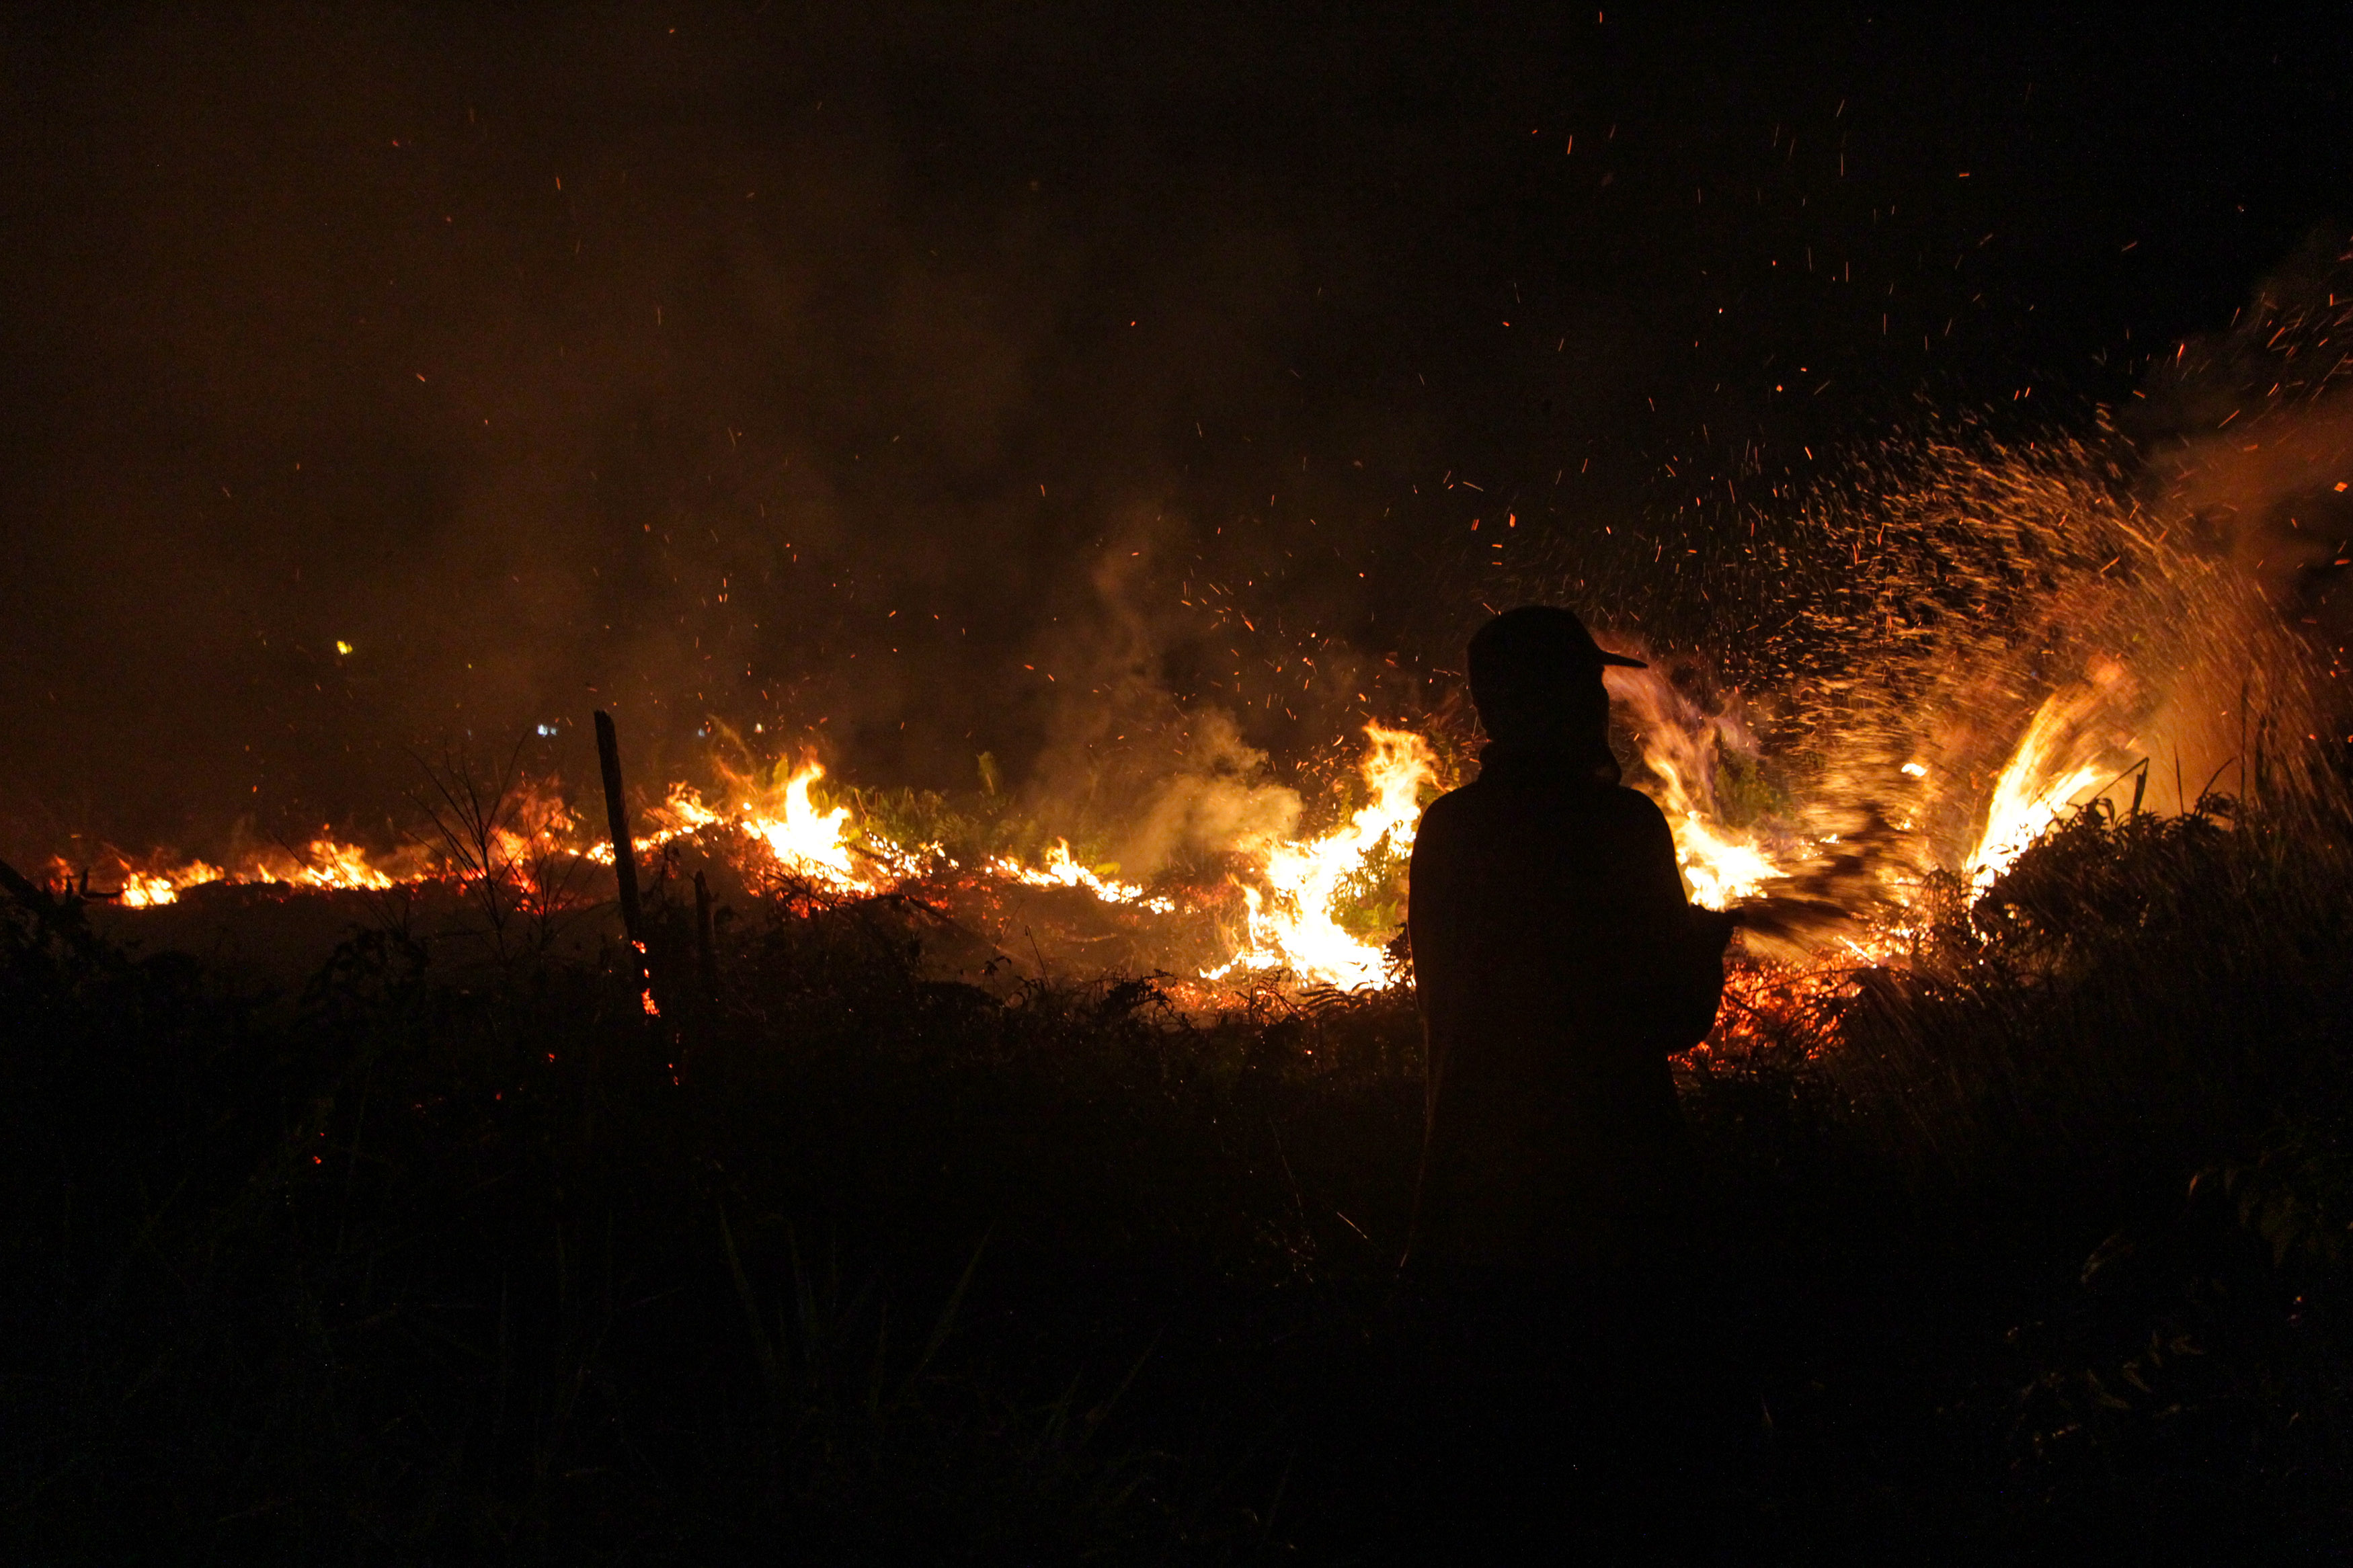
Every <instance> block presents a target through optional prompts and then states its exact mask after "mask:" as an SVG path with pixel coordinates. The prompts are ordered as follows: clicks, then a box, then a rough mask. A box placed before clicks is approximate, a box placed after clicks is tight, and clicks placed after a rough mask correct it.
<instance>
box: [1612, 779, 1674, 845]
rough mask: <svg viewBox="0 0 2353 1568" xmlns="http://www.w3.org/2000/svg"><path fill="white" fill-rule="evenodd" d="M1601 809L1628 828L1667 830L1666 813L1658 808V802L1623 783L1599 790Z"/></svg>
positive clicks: (1659, 831) (1651, 830)
mask: <svg viewBox="0 0 2353 1568" xmlns="http://www.w3.org/2000/svg"><path fill="white" fill-rule="evenodd" d="M1601 809H1602V811H1603V812H1605V813H1606V814H1607V815H1608V816H1609V817H1610V819H1611V820H1613V821H1615V822H1620V823H1622V824H1624V825H1625V826H1627V827H1629V828H1639V829H1641V830H1644V831H1650V832H1658V833H1666V832H1668V831H1669V829H1668V827H1667V814H1666V813H1665V812H1663V811H1662V810H1660V809H1659V803H1658V802H1657V801H1655V800H1652V799H1651V797H1650V796H1649V795H1644V794H1643V793H1642V792H1641V790H1638V789H1629V788H1628V787H1626V786H1625V785H1624V784H1612V785H1610V786H1609V788H1608V789H1606V790H1603V791H1602V792H1601Z"/></svg>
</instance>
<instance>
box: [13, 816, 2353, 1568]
mask: <svg viewBox="0 0 2353 1568" xmlns="http://www.w3.org/2000/svg"><path fill="white" fill-rule="evenodd" d="M2185 823H2186V825H2179V826H2167V825H2156V824H2143V823H2137V822H2126V823H2123V824H2114V823H2108V822H2105V821H2104V820H2098V819H2095V820H2092V821H2090V822H2089V823H2088V824H2087V825H2085V826H2082V827H2080V828H2079V829H2077V830H2075V831H2073V832H2072V833H2070V834H2065V835H2061V836H2059V837H2058V838H2056V839H2054V840H2052V841H2050V842H2047V843H2046V845H2045V846H2044V847H2042V848H2039V849H2038V850H2036V851H2035V852H2033V853H2032V854H2031V855H2030V856H2029V857H2028V858H2026V859H2025V860H2022V861H2021V863H2020V867H2019V868H2018V869H2017V870H2016V871H2014V872H2013V873H2012V874H2011V876H2010V878H2009V879H2006V880H2005V882H2004V883H2003V884H2002V885H2001V886H2000V887H1998V888H1997V889H1995V893H1994V895H1993V897H1992V898H1991V900H1989V902H1988V903H1986V904H1984V905H1981V906H1980V907H1979V909H1978V911H1977V913H1976V916H1975V917H1974V918H1973V919H1971V920H1968V921H1964V922H1963V923H1962V924H1961V925H1960V926H1958V927H1957V928H1956V929H1955V930H1952V931H1947V932H1946V933H1944V935H1943V937H1942V938H1941V939H1940V943H1941V945H1938V946H1936V947H1935V948H1934V949H1933V950H1931V951H1928V952H1924V954H1923V957H1922V960H1921V962H1920V963H1919V964H1918V965H1917V966H1916V967H1915V970H1914V971H1913V972H1912V973H1910V974H1908V975H1905V976H1897V975H1892V974H1882V975H1876V976H1866V977H1863V979H1862V982H1861V984H1858V985H1857V986H1855V987H1853V988H1852V989H1850V990H1848V991H1847V992H1845V993H1843V994H1838V995H1835V996H1832V997H1831V998H1830V999H1829V1000H1828V1001H1827V1002H1825V1003H1824V1004H1823V1010H1822V1011H1820V1012H1819V1013H1817V1014H1816V1015H1814V1016H1809V1017H1805V1018H1796V1017H1792V1018H1791V1019H1788V1020H1786V1021H1785V1023H1786V1026H1785V1027H1780V1028H1778V1029H1765V1030H1761V1031H1758V1032H1757V1033H1756V1034H1755V1036H1754V1037H1752V1038H1751V1039H1750V1040H1749V1041H1748V1048H1747V1049H1746V1052H1745V1053H1742V1054H1738V1055H1735V1054H1733V1053H1728V1052H1727V1053H1724V1054H1721V1055H1719V1056H1718V1057H1716V1058H1713V1059H1711V1060H1705V1061H1702V1062H1699V1063H1695V1064H1694V1066H1693V1067H1692V1068H1691V1069H1690V1070H1689V1071H1687V1072H1686V1074H1685V1075H1684V1079H1683V1089H1684V1094H1685V1104H1686V1109H1687V1110H1688V1111H1689V1112H1690V1114H1691V1117H1692V1120H1693V1122H1694V1129H1695V1131H1696V1132H1697V1134H1698V1137H1699V1141H1700V1144H1701V1147H1702V1149H1703V1151H1704V1161H1705V1165H1706V1172H1707V1192H1706V1198H1705V1203H1704V1220H1703V1223H1702V1224H1701V1225H1700V1226H1699V1229H1698V1233H1697V1235H1696V1237H1695V1238H1694V1242H1693V1245H1692V1247H1691V1249H1690V1251H1689V1254H1688V1258H1687V1262H1686V1264H1685V1268H1684V1272H1683V1274H1682V1275H1681V1276H1680V1278H1679V1279H1677V1281H1676V1283H1674V1284H1673V1285H1672V1286H1671V1287H1662V1288H1661V1289H1658V1290H1657V1291H1655V1292H1654V1293H1653V1294H1652V1295H1651V1296H1650V1297H1649V1298H1647V1299H1644V1300H1639V1301H1633V1302H1621V1303H1619V1304H1618V1305H1617V1306H1615V1307H1609V1306H1606V1305H1597V1304H1595V1303H1591V1302H1579V1301H1577V1300H1570V1299H1567V1297H1564V1296H1559V1295H1552V1294H1538V1295H1535V1296H1524V1297H1522V1298H1520V1299H1517V1300H1475V1301H1474V1300H1429V1299H1426V1298H1423V1297H1420V1296H1418V1295H1416V1294H1415V1293H1413V1292H1409V1291H1404V1290H1400V1289H1398V1286H1397V1284H1396V1282H1395V1279H1394V1278H1393V1270H1392V1268H1391V1267H1390V1265H1391V1263H1392V1261H1393V1259H1394V1257H1395V1254H1396V1250H1397V1247H1398V1242H1399V1239H1400V1238H1401V1237H1402V1234H1403V1229H1404V1226H1405V1222H1406V1215H1407V1206H1408V1204H1409V1197H1410V1183H1411V1172H1412V1162H1413V1156H1414V1150H1415V1142H1416V1138H1417V1132H1418V1123H1419V1095H1420V1086H1419V1057H1418V1048H1419V1047H1418V1042H1417V1037H1416V1031H1415V1028H1414V1024H1413V1019H1412V1015H1411V1011H1410V1006H1409V1000H1408V999H1407V998H1406V997H1405V996H1403V995H1401V994H1376V995H1371V996H1366V997H1360V998H1355V999H1341V998H1324V999H1323V1000H1321V1001H1319V1002H1316V1003H1314V1004H1313V1005H1309V1004H1295V1003H1282V1002H1278V1001H1275V1000H1272V999H1270V1000H1268V1001H1267V1002H1265V1003H1264V1004H1263V1005H1261V1006H1259V1007H1257V1008H1255V1009H1250V1010H1244V1011H1240V1012H1236V1013H1231V1014H1228V1015H1224V1016H1217V1017H1209V1018H1204V1017H1199V1016H1187V1015H1186V1014H1185V1013H1183V1012H1181V1011H1180V1010H1179V1009H1177V1008H1176V1007H1175V1006H1173V1005H1171V1004H1170V1003H1169V1002H1168V1000H1167V998H1166V996H1165V995H1164V994H1162V993H1161V992H1160V991H1158V990H1157V989H1156V988H1155V986H1154V985H1153V984H1150V983H1149V982H1147V981H1124V982H1123V981H1098V982H1092V983H1088V984H1074V983H1061V982H1057V981H1053V980H1050V979H1039V978H1030V979H1027V980H1021V981H1018V982H1008V983H1007V984H1001V985H998V986H997V987H996V988H995V989H985V988H982V987H979V986H975V985H970V984H962V983H958V982H954V981H944V980H941V979H939V978H938V977H937V975H936V973H935V971H934V970H933V969H932V968H931V967H930V966H929V964H928V963H927V961H926V959H925V956H924V954H923V940H924V936H925V932H926V931H927V929H929V928H928V927H926V925H925V924H924V922H923V921H921V920H919V919H915V918H913V917H912V916H911V915H910V914H909V912H908V911H907V910H906V909H905V908H904V907H903V906H900V905H894V904H892V903H891V902H889V901H875V902H868V903H855V904H844V905H835V906H829V907H825V908H819V909H816V910H804V911H801V912H793V911H790V910H783V909H780V908H776V907H773V906H764V905H757V904H752V903H748V902H747V903H745V904H743V905H741V906H740V907H738V908H737V909H736V910H735V915H734V918H733V919H732V920H729V921H724V922H723V923H722V925H721V927H720V941H719V951H718V952H717V954H716V959H717V963H716V969H717V973H716V977H715V986H714V988H713V990H712V993H711V994H708V995H705V994H702V993H701V991H700V989H699V985H700V983H699V981H698V980H697V979H696V977H695V974H694V972H693V971H692V970H691V967H690V966H687V965H684V964H683V963H681V964H680V965H679V966H677V967H675V968H669V967H666V968H665V971H664V973H663V976H662V979H663V983H664V984H665V987H666V989H665V992H664V994H666V995H667V996H669V997H670V1007H669V1009H668V1013H667V1016H666V1017H665V1019H664V1020H663V1021H661V1022H659V1023H656V1022H650V1021H649V1020H648V1019H647V1018H646V1017H645V1016H644V1014H643V1012H642V1010H641V1009H640V1008H639V1007H638V1005H637V1003H636V997H635V994H634V992H633V989H632V986H631V984H630V982H629V980H628V976H627V975H626V974H625V973H623V972H622V971H621V969H620V968H619V966H617V964H615V963H613V962H612V956H613V955H612V952H611V949H610V944H609V943H606V944H604V946H603V947H602V949H601V950H600V948H599V944H598V942H596V941H595V940H593V938H592V936H590V935H583V936H581V937H580V938H579V940H578V945H576V946H575V947H574V948H572V949H569V950H565V949H562V948H558V949H556V950H553V951H546V950H533V949H531V948H529V947H528V946H525V947H523V948H521V949H518V950H516V951H512V952H508V953H506V954H504V955H503V956H501V955H499V954H498V953H497V952H495V949H494V944H493V946H492V947H490V948H486V947H485V946H484V945H483V944H482V943H481V942H480V941H479V940H476V941H473V942H470V943H469V942H464V941H460V940H458V939H457V938H456V937H454V936H452V935H450V934H449V933H448V932H443V933H441V934H440V935H438V936H436V937H434V938H431V939H427V938H424V937H420V936H418V935H417V934H416V933H415V932H414V931H409V932H406V933H404V932H403V931H399V930H397V929H385V927H383V926H381V925H377V926H368V927H360V928H358V929H350V926H349V922H346V929H347V934H345V935H344V936H343V938H342V940H341V941H340V942H339V943H338V944H337V945H335V946H334V947H333V949H332V954H331V956H330V957H328V958H327V959H326V960H325V961H324V962H323V963H320V964H318V965H317V966H316V967H315V968H314V969H313V970H312V972H311V973H310V974H309V975H307V976H306V977H305V978H304V979H303V980H302V981H301V983H300V984H278V983H274V982H269V981H267V980H266V979H264V978H261V977H259V975H258V974H257V973H256V972H255V971H253V970H251V969H249V968H248V969H244V970H238V969H236V968H235V967H234V966H223V965H220V964H216V963H209V962H207V961H206V960H205V959H202V958H198V957H194V956H190V955H187V954H185V953H182V954H174V953H171V952H160V951H150V952H146V953H145V954H144V955H143V956H142V955H139V954H134V953H132V952H129V951H127V950H126V949H124V948H123V947H122V946H121V945H120V944H118V943H117V942H113V941H111V940H110V939H108V938H106V937H104V936H101V935H98V934H95V933H93V932H92V931H90V927H89V925H88V923H87V921H85V919H84V911H82V910H80V909H79V908H78V907H77V906H75V905H73V904H72V903H70V902H69V901H42V900H32V901H26V900H21V899H20V900H16V901H14V902H12V903H11V904H10V905H9V906H8V908H7V909H6V910H5V911H4V912H0V1072H5V1083H0V1105H5V1114H6V1116H7V1118H8V1126H7V1130H6V1134H5V1144H0V1147H5V1151H6V1159H5V1181H6V1183H7V1187H8V1191H7V1201H6V1203H5V1214H6V1215H7V1218H6V1226H7V1247H8V1252H9V1259H10V1261H9V1266H8V1268H6V1269H5V1283H0V1308H5V1312H6V1314H7V1321H6V1331H5V1336H0V1342H5V1347H6V1348H5V1362H0V1366H5V1383H0V1388H5V1398H6V1400H7V1410H6V1415H5V1420H0V1539H5V1542H6V1550H7V1552H8V1555H9V1556H10V1557H11V1559H12V1560H15V1561H24V1562H36V1561H39V1562H72V1561H109V1562H120V1561H131V1560H139V1561H153V1560H166V1561H179V1560H187V1561H236V1562H267V1561H288V1562H305V1563H308V1562H317V1561H322V1560H329V1559H333V1560H346V1561H366V1562H374V1561H384V1562H404V1563H406V1562H440V1561H449V1562H469V1563H470V1562H482V1561H498V1562H510V1561H512V1562H533V1563H542V1562H544V1563H556V1562H564V1563H570V1562H582V1563H606V1562H612V1563H621V1562H695V1563H709V1562H730V1561H737V1560H754V1559H757V1560H762V1561H776V1560H783V1561H807V1562H823V1563H849V1562H892V1563H898V1562H926V1561H941V1562H997V1561H1004V1562H1021V1563H1039V1562H1058V1561H1111V1562H1193V1561H1210V1562H1261V1561H1285V1560H1289V1561H1307V1562H1319V1563H1323V1562H1330V1563H1388V1562H1422V1561H1430V1560H1432V1559H1433V1558H1446V1557H1464V1556H1481V1557H1485V1558H1488V1559H1492V1560H1501V1561H1509V1560H1514V1559H1516V1558H1519V1557H1522V1556H1533V1555H1535V1554H1536V1553H1537V1552H1541V1553H1542V1554H1543V1555H1544V1556H1546V1558H1549V1559H1558V1558H1561V1557H1564V1556H1567V1557H1593V1558H1596V1559H1598V1560H1607V1561H1667V1562H1742V1563H1747V1562H1760V1561H1807V1562H1824V1561H1827V1562H1873V1563H1877V1562H1887V1561H1912V1562H1953V1563H1977V1562H1987V1561H1993V1560H2002V1561H2021V1560H2023V1561H2070V1562H2076V1561H2084V1560H2133V1561H2139V1562H2148V1561H2158V1562H2171V1561H2181V1562H2189V1561H2197V1562H2215V1561H2248V1560H2257V1559H2260V1560H2263V1561H2267V1562H2297V1561H2322V1560H2336V1559H2337V1558H2339V1557H2341V1555H2342V1553H2343V1552H2344V1551H2345V1550H2346V1549H2347V1547H2348V1545H2353V1521H2348V1517H2347V1511H2346V1504H2345V1499H2346V1498H2347V1497H2348V1495H2353V1493H2348V1490H2347V1485H2346V1483H2347V1481H2348V1479H2353V1476H2348V1447H2347V1439H2346V1426H2345V1423H2346V1420H2347V1418H2348V1414H2353V1412H2349V1411H2348V1400H2347V1384H2346V1377H2345V1373H2346V1369H2347V1366H2348V1354H2353V1326H2348V1321H2347V1316H2346V1312H2347V1302H2348V1294H2347V1292H2348V1286H2353V1274H2348V1268H2349V1267H2353V1257H2348V1221H2353V1155H2348V1143H2347V1141H2346V1130H2347V1128H2348V1105H2353V1098H2348V1094H2347V1092H2346V1089H2347V1082H2346V1069H2345V1064H2344V1062H2343V1059H2342V1056H2341V1048H2342V1041H2343V1040H2344V1039H2345V1038H2346V1037H2348V1032H2347V1030H2346V1027H2345V1025H2346V1023H2347V1020H2348V1016H2353V981H2349V980H2348V973H2353V970H2348V966H2347V964H2346V963H2345V962H2344V959H2345V956H2346V939H2347V936H2348V931H2347V925H2346V917H2345V914H2344V912H2343V910H2342V909H2341V907H2340V906H2341V896H2340V894H2339V892H2338V890H2337V889H2341V887H2342V885H2343V883H2342V881H2341V879H2340V877H2339V875H2338V871H2339V866H2338V855H2337V850H2336V849H2335V848H2334V847H2332V845H2331V844H2330V843H2328V842H2321V841H2315V840H2311V839H2309V838H2306V839H2299V840H2296V841H2294V842H2288V841H2286V840H2284V839H2283V838H2282V837H2281V836H2280V835H2279V834H2277V833H2274V832H2271V831H2269V830H2267V829H2265V828H2264V827H2263V826H2262V825H2260V824H2253V825H2238V826H2232V825H2230V824H2228V823H2226V822H2221V821H2219V820H2215V819H2209V818H2205V817H2193V818H2190V819H2185ZM326 907H327V908H330V909H332V905H329V906H326ZM270 918H284V919H287V920H294V919H297V918H298V916H297V915H295V914H292V913H286V914H283V915H282V916H272V917H270ZM299 918H305V919H307V918H310V916H309V915H307V914H305V915H302V916H301V917H299ZM666 918H667V919H669V920H670V921H671V922H672V923H671V925H670V928H669V929H670V934H671V937H672V942H670V945H669V947H668V948H666V949H665V948H663V947H660V946H658V947H657V952H669V953H677V952H681V951H682V943H681V938H682V937H683V935H684V932H685V931H686V929H687V927H686V923H685V917H684V911H683V910H670V911H669V913H668V914H667V916H666ZM479 934H480V933H476V935H477V937H479ZM1826 1031H1829V1032H1831V1033H1834V1035H1835V1037H1836V1039H1837V1041H1838V1044H1837V1046H1836V1047H1835V1048H1833V1049H1831V1050H1828V1051H1824V1050H1821V1049H1820V1048H1819V1047H1820V1043H1821V1041H1822V1040H1823V1039H1824V1038H1825V1037H1827V1036H1826V1033H1825V1032H1826Z"/></svg>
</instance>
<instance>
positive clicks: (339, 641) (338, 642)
mask: <svg viewBox="0 0 2353 1568" xmlns="http://www.w3.org/2000/svg"><path fill="white" fill-rule="evenodd" d="M335 651H336V652H337V653H349V652H351V651H352V645H351V644H349V643H347V642H345V641H344V640H343V638H341V637H337V638H336V639H335Z"/></svg>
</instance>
